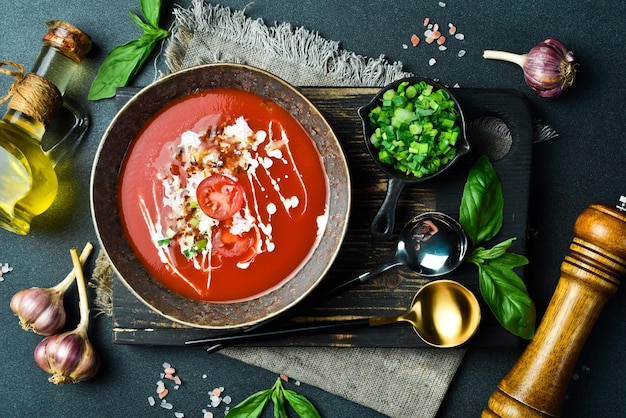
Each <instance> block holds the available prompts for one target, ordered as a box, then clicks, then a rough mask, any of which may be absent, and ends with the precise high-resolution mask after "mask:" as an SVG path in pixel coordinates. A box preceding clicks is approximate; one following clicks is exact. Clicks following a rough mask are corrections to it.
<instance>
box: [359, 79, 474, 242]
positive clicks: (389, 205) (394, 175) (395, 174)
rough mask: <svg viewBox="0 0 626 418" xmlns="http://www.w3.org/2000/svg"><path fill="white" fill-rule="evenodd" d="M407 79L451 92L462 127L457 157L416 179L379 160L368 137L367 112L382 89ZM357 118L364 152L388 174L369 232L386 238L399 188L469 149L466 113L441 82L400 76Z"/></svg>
mask: <svg viewBox="0 0 626 418" xmlns="http://www.w3.org/2000/svg"><path fill="white" fill-rule="evenodd" d="M405 81H408V82H409V83H411V84H414V83H419V82H421V81H425V82H426V83H428V84H430V85H432V86H433V87H434V88H435V89H444V90H446V91H448V93H450V97H451V98H452V100H453V101H454V103H455V105H456V108H457V110H458V112H459V119H458V123H459V124H460V127H461V135H460V136H459V140H458V142H457V144H456V149H457V153H456V157H454V159H453V160H452V161H450V162H449V163H448V164H446V165H445V166H444V167H442V168H441V169H440V170H439V171H437V172H435V173H433V174H430V175H428V176H424V177H421V178H417V177H415V176H411V175H407V174H405V173H403V172H401V171H399V170H396V169H394V168H393V167H392V166H391V165H389V164H385V163H383V162H381V161H380V160H379V159H378V150H377V149H376V148H375V147H374V146H373V145H372V143H371V141H370V139H369V138H370V136H371V135H372V133H373V130H372V127H371V126H370V123H369V113H370V111H371V110H372V108H374V107H376V106H377V105H378V104H379V101H380V99H381V98H382V96H383V94H384V93H385V91H387V90H390V89H393V90H395V89H396V88H397V87H398V85H399V84H400V83H403V82H405ZM358 114H359V117H360V118H361V122H362V124H363V138H364V140H365V146H366V147H367V151H368V152H369V154H370V155H371V156H372V158H373V159H374V161H375V162H376V165H378V167H379V168H380V169H381V170H382V171H383V172H384V173H385V174H386V175H387V177H388V182H387V193H386V195H385V199H384V200H383V203H382V205H381V207H380V209H379V210H378V213H377V214H376V216H375V217H374V219H373V220H372V223H371V225H370V232H371V234H372V236H373V237H374V238H376V239H378V240H381V241H385V240H387V239H389V238H390V237H391V235H392V234H393V230H394V224H395V217H396V206H397V204H398V198H399V197H400V194H401V193H402V190H403V189H404V187H405V186H406V185H407V184H414V183H421V182H425V181H428V180H430V179H432V178H434V177H436V176H439V175H440V174H442V173H444V172H446V171H448V169H449V168H450V167H452V166H453V165H454V163H455V162H456V161H458V159H459V158H461V157H462V156H463V155H465V154H467V153H468V152H469V150H470V146H469V142H468V141H467V137H466V126H465V116H464V114H463V110H462V108H461V106H460V105H459V102H458V100H457V99H456V97H455V96H454V94H453V93H452V91H451V90H450V89H448V88H446V87H444V86H442V85H441V84H439V83H437V82H435V81H433V80H430V79H427V78H422V77H409V78H403V79H400V80H397V81H394V82H393V83H391V84H389V85H387V86H385V87H384V88H382V89H381V90H380V91H379V92H378V93H377V94H376V96H374V98H373V99H372V101H371V102H370V103H368V104H367V105H365V106H363V107H361V108H359V110H358Z"/></svg>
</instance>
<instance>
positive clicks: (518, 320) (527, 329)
mask: <svg viewBox="0 0 626 418" xmlns="http://www.w3.org/2000/svg"><path fill="white" fill-rule="evenodd" d="M513 258H514V259H515V261H520V260H517V257H513ZM510 261H513V260H509V259H508V258H504V256H503V257H501V258H499V259H495V260H485V261H484V263H483V264H480V265H478V273H479V278H480V292H481V294H482V296H483V299H484V300H485V302H486V303H487V305H488V306H489V308H490V309H491V311H492V312H493V314H494V316H495V317H496V319H497V320H498V322H500V324H501V325H502V326H503V327H504V328H505V329H506V330H507V331H509V332H510V333H512V334H514V335H517V336H519V337H522V338H526V339H532V338H533V337H534V334H535V320H536V311H535V305H534V303H533V301H532V300H531V299H530V297H529V296H528V293H527V291H526V286H525V285H524V282H523V281H522V279H521V278H520V277H519V276H518V275H517V274H516V273H515V272H514V271H513V267H512V265H511V264H509V262H510Z"/></svg>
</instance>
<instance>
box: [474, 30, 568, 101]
mask: <svg viewBox="0 0 626 418" xmlns="http://www.w3.org/2000/svg"><path fill="white" fill-rule="evenodd" d="M483 58H486V59H497V60H503V61H509V62H513V63H515V64H517V65H519V66H520V67H522V69H523V70H524V80H525V81H526V84H528V86H529V87H530V88H532V89H533V90H534V91H535V92H536V93H537V94H538V95H539V96H541V97H556V96H558V95H560V94H561V93H562V92H563V91H564V90H565V89H566V88H568V87H570V86H571V85H572V84H573V83H574V77H575V76H576V67H577V66H578V64H577V63H576V59H575V58H574V53H573V52H572V51H570V50H568V49H567V47H566V46H565V45H564V44H563V43H562V42H561V41H559V40H557V39H554V38H548V39H545V40H544V41H542V42H541V43H540V44H538V45H536V46H535V47H533V48H532V49H531V50H530V51H529V52H528V53H527V54H525V55H519V54H513V53H510V52H503V51H493V50H486V51H484V53H483Z"/></svg>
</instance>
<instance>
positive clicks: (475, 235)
mask: <svg viewBox="0 0 626 418" xmlns="http://www.w3.org/2000/svg"><path fill="white" fill-rule="evenodd" d="M503 208H504V197H503V195H502V185H501V184H500V178H499V177H498V174H497V173H496V171H495V170H494V168H493V166H492V165H491V162H490V161H489V159H488V158H487V157H485V156H482V157H481V158H479V159H478V160H477V161H476V162H475V163H474V165H473V166H472V168H471V169H470V172H469V174H468V177H467V182H466V183H465V187H464V189H463V197H462V200H461V213H460V218H459V222H460V223H461V226H462V227H463V229H464V230H465V232H466V233H467V235H468V237H469V238H470V240H471V241H472V243H473V248H472V250H471V252H470V253H469V255H468V256H467V258H466V261H468V262H470V263H474V264H475V265H476V266H478V275H479V280H480V293H481V294H482V297H483V299H484V300H485V302H486V303H487V305H488V306H489V308H490V309H491V311H492V312H493V314H494V316H495V317H496V319H497V320H498V321H499V322H500V324H501V325H502V326H503V327H504V328H505V329H506V330H507V331H509V332H511V333H512V334H514V335H517V336H519V337H522V338H526V339H532V338H533V337H534V335H535V319H536V312H535V305H534V303H533V301H532V299H531V298H530V296H529V295H528V292H527V290H526V286H525V285H524V282H523V281H522V279H521V278H520V277H519V276H518V275H517V273H515V271H513V269H514V268H516V267H521V266H524V265H526V264H528V259H526V257H524V256H523V255H520V254H514V253H509V252H507V251H508V249H509V248H510V247H511V244H512V242H513V241H514V240H515V238H510V239H507V240H506V241H503V242H501V243H499V244H497V245H495V246H493V247H492V248H490V249H487V248H485V247H481V246H479V244H482V243H483V242H485V241H489V240H490V239H492V238H493V237H495V236H496V234H497V233H498V232H499V231H500V228H501V227H502V221H503Z"/></svg>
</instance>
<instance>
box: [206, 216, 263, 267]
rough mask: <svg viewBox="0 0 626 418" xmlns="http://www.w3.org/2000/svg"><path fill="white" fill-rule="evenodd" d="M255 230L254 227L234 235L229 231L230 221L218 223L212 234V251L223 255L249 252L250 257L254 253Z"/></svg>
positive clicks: (231, 255)
mask: <svg viewBox="0 0 626 418" xmlns="http://www.w3.org/2000/svg"><path fill="white" fill-rule="evenodd" d="M257 235H258V234H257V230H256V229H255V228H253V229H251V230H250V231H247V232H244V233H242V234H241V235H236V234H233V233H232V232H230V222H228V223H226V224H222V225H220V227H219V228H217V230H216V231H215V233H214V234H213V241H212V242H213V252H214V253H215V254H218V255H221V256H223V257H239V256H242V255H244V254H246V252H250V254H249V256H250V258H251V257H253V256H254V255H256V251H255V250H254V244H255V243H256V241H257V239H258V237H257Z"/></svg>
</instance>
